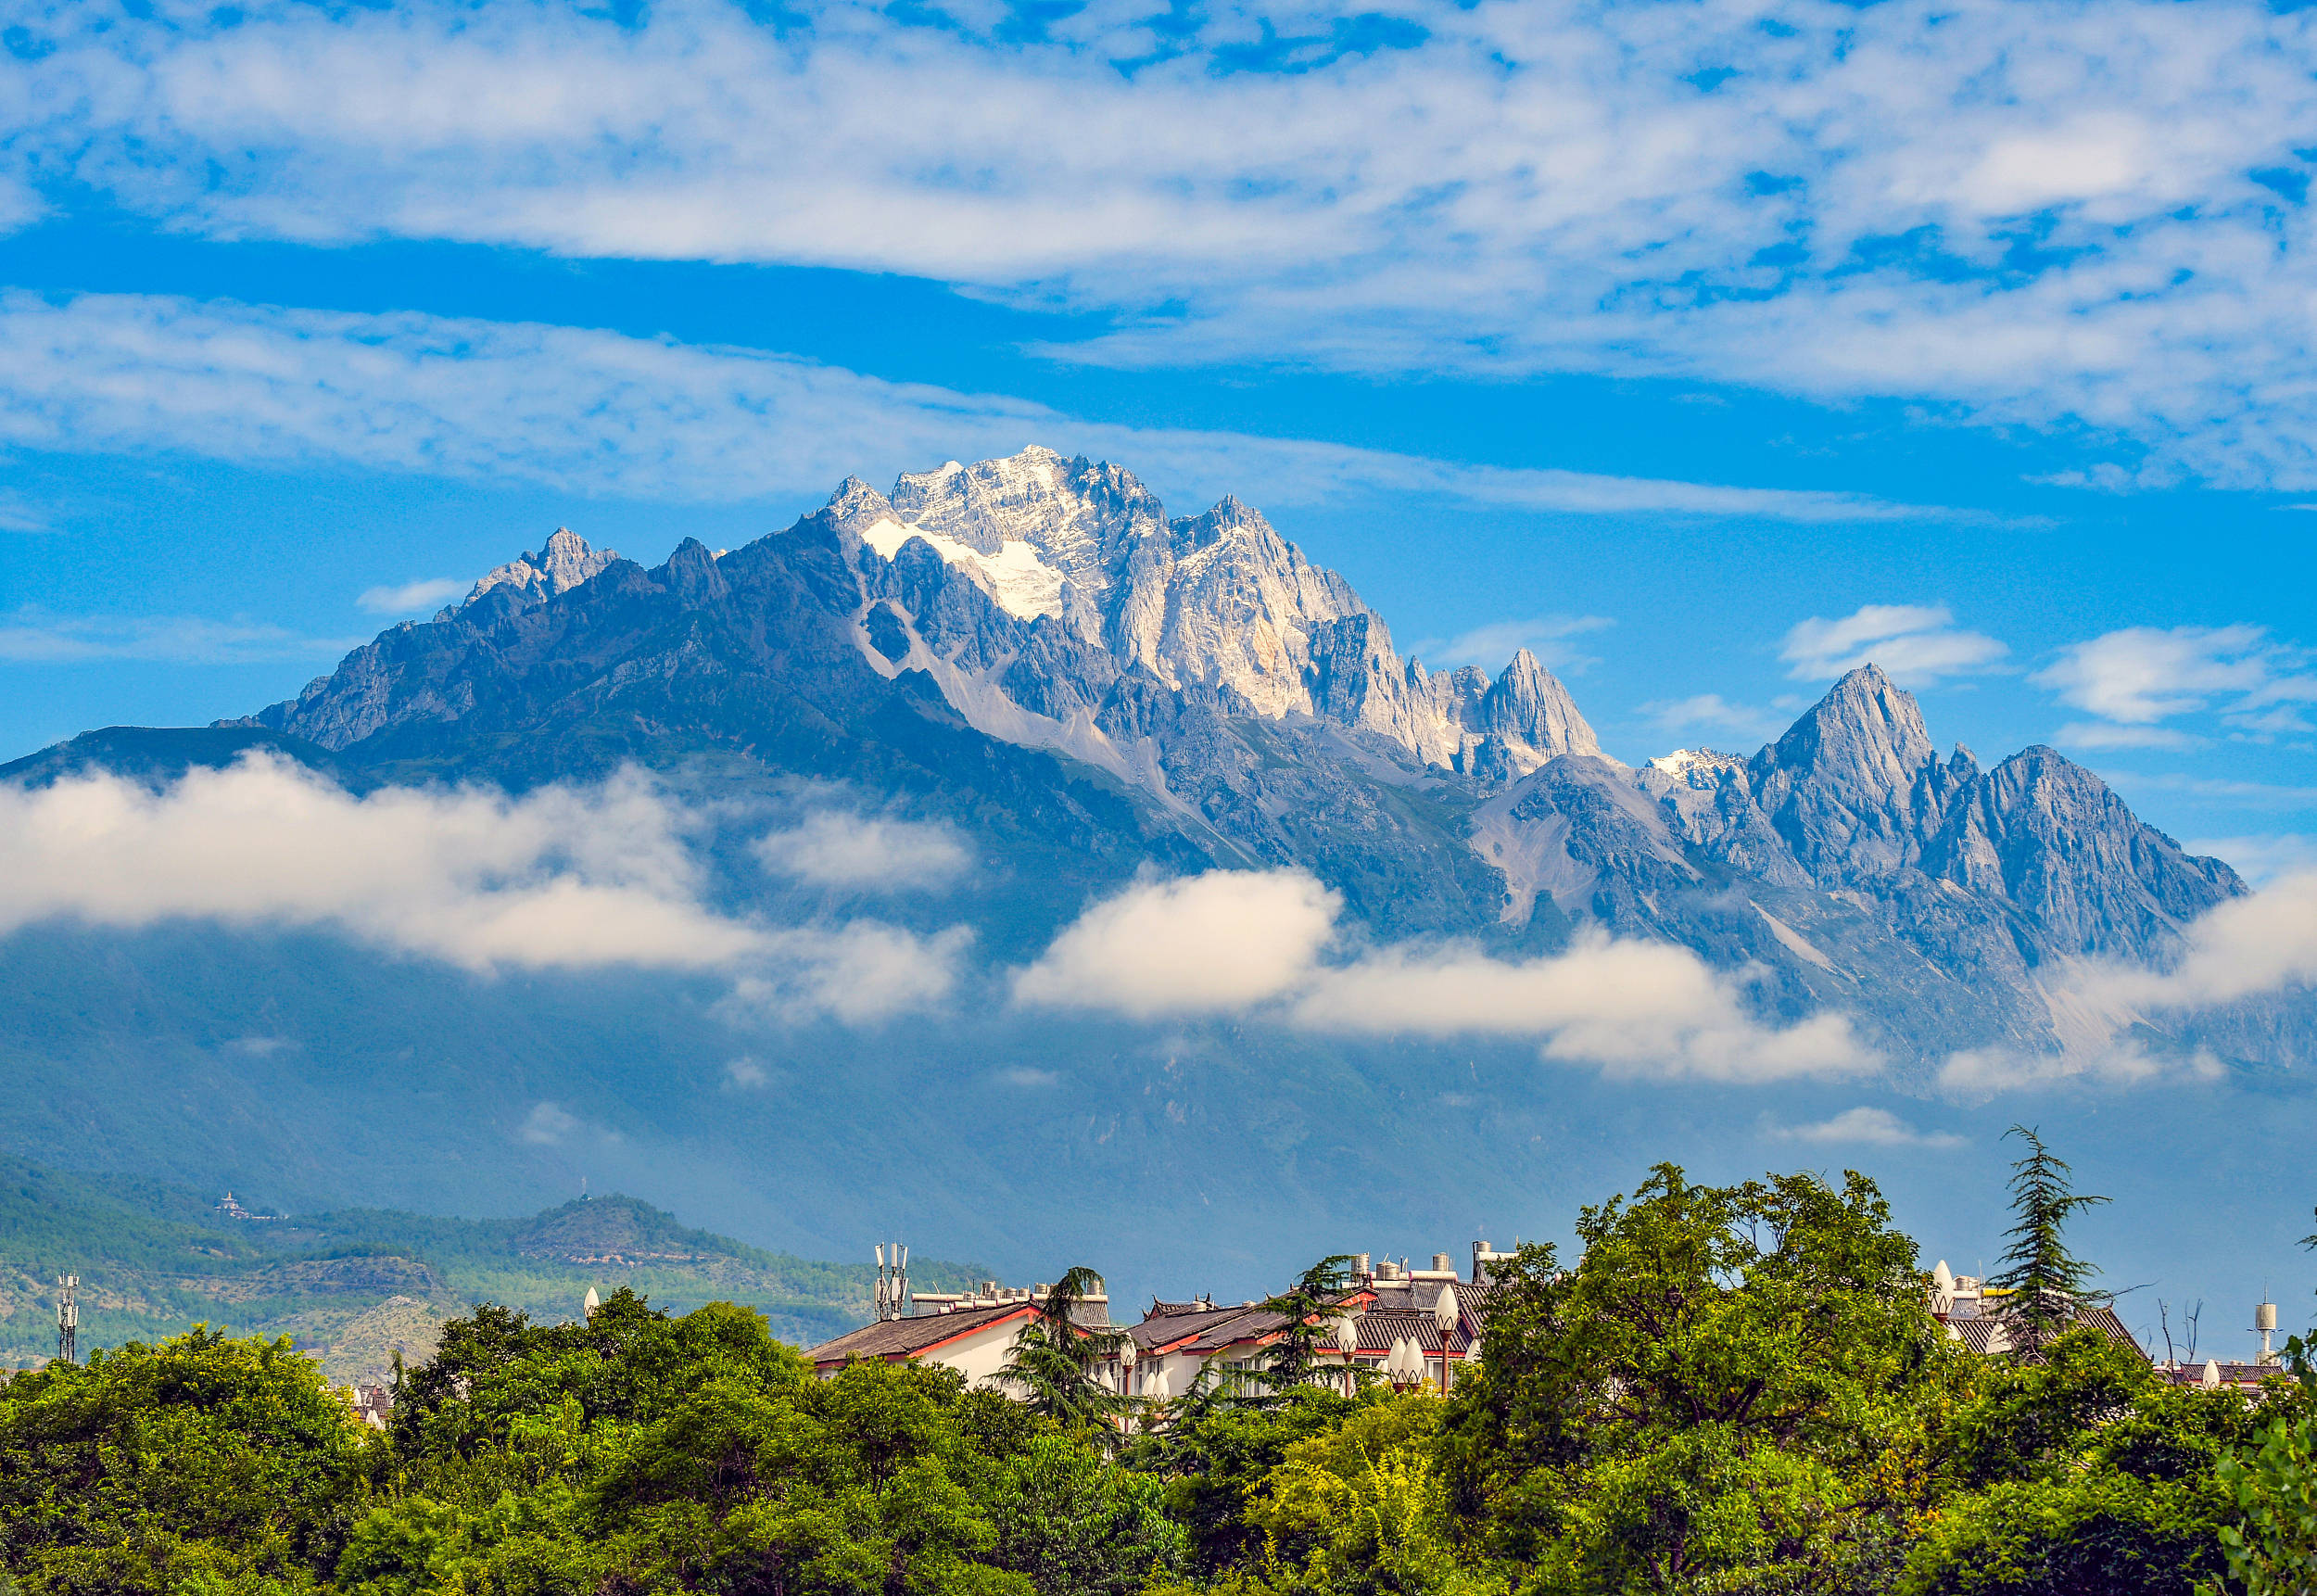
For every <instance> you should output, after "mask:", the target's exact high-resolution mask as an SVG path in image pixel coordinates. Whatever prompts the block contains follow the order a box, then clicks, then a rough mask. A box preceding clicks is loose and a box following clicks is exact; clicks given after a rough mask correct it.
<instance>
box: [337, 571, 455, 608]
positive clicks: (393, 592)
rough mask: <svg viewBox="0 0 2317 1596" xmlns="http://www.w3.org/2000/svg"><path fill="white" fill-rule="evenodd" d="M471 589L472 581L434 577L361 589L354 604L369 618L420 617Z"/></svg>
mask: <svg viewBox="0 0 2317 1596" xmlns="http://www.w3.org/2000/svg"><path fill="white" fill-rule="evenodd" d="M472 586H474V584H473V583H472V582H462V581H460V580H459V579H458V578H457V577H456V576H434V577H430V578H428V579H426V580H424V581H419V582H405V583H403V584H402V585H401V586H400V587H399V588H392V587H388V588H365V589H362V592H361V597H360V598H358V599H356V600H355V601H354V602H355V603H357V604H359V605H360V606H361V608H362V610H363V611H364V613H366V614H373V615H416V614H425V613H426V612H428V611H430V610H437V609H440V608H441V607H442V606H443V605H445V604H447V603H449V602H450V601H451V600H453V599H455V598H457V597H459V595H461V594H462V593H463V592H465V591H466V590H467V589H469V588H470V587H472Z"/></svg>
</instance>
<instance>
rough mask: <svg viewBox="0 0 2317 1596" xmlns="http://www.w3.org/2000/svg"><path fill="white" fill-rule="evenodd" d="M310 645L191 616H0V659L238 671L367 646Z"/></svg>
mask: <svg viewBox="0 0 2317 1596" xmlns="http://www.w3.org/2000/svg"><path fill="white" fill-rule="evenodd" d="M365 641H367V639H363V638H357V637H343V638H317V637H310V636H307V635H305V634H303V633H300V632H295V631H292V630H290V629H289V628H288V627H278V626H274V625H272V623H270V622H263V621H238V620H236V621H215V620H208V619H205V618H203V617H201V616H198V615H59V614H50V613H48V612H47V611H44V610H38V609H30V608H27V609H21V610H18V611H16V612H14V613H13V614H6V615H0V660H18V661H24V662H28V663H70V662H75V661H81V660H166V661H171V662H176V663H181V664H186V665H243V664H248V663H252V662H256V661H262V660H302V659H324V658H330V657H334V656H336V655H338V654H342V653H344V652H346V651H347V650H348V649H351V648H354V647H357V646H359V645H360V644H361V643H362V642H365Z"/></svg>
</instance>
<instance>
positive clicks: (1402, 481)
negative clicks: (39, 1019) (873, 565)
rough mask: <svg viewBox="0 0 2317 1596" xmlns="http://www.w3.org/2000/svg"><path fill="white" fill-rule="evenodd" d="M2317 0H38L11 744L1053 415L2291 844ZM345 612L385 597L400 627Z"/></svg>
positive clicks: (2307, 463) (1353, 523)
mask: <svg viewBox="0 0 2317 1596" xmlns="http://www.w3.org/2000/svg"><path fill="white" fill-rule="evenodd" d="M2313 28H2317V24H2313V23H2311V21H2310V20H2308V14H2307V13H2298V12H2295V13H2275V12H2272V11H2270V10H2268V9H2265V8H2262V7H2259V6H2232V5H2222V4H2198V5H2187V6H2171V5H2167V6H2138V5H2122V4H2088V5H2073V6H2049V5H2041V4H2004V5H1992V4H1982V5H1966V6H1928V5H1911V4H1906V3H1905V0H1898V3H1893V4H1887V5H1881V6H1864V7H1851V6H1831V5H1808V4H1803V5H1795V4H1784V3H1768V4H1762V3H1756V4H1711V3H1708V4H1664V5H1660V4H1645V5H1624V6H1599V5H1591V6H1585V5H1553V4H1521V5H1506V4H1495V3H1487V4H1478V5H1474V6H1445V5H1430V4H1410V5H1399V6H1388V7H1385V8H1374V9H1360V10H1350V9H1341V8H1331V7H1328V6H1310V5H1307V6H1292V7H1284V8H1283V7H1259V6H1230V5H1204V6H1202V5H1182V4H1177V5H1174V6H1170V7H1169V8H1167V9H1165V10H1154V9H1153V8H1152V7H1151V6H1148V5H1147V4H1127V3H1118V4H1106V3H1095V4H1088V5H1083V6H1070V5H1069V4H1043V3H1040V4H1014V5H968V6H958V5H948V6H943V5H936V4H923V3H912V4H894V5H891V6H884V7H882V8H877V7H867V6H819V7H816V6H794V7H791V6H775V5H770V4H764V3H760V0H750V3H749V4H744V5H725V4H721V3H700V4H666V5H661V4H654V5H642V6H639V5H634V4H623V5H615V6H610V7H602V6H565V5H561V4H479V5H466V6H449V5H415V6H305V5H272V4H263V3H260V4H254V5H250V6H241V7H235V8H230V9H224V10H219V9H213V8H210V7H208V6H176V5H171V4H168V3H167V0H156V3H139V4H132V5H119V6H116V5H113V4H109V3H108V0H83V3H79V4H70V5H64V4H57V5H43V4H37V3H31V0H25V3H16V4H0V46H5V49H6V56H5V57H0V117H5V118H6V122H7V125H8V127H9V130H10V131H9V136H8V138H7V140H6V143H5V145H4V146H0V228H5V229H6V231H5V233H4V234H0V285H5V289H6V292H5V295H4V296H0V450H5V452H4V453H0V459H5V462H6V469H5V473H4V474H0V754H5V755H11V756H12V755H14V754H20V753H24V752H28V751H30V750H31V749H32V748H34V747H37V746H40V745H42V744H44V743H46V742H48V741H54V740H56V739H58V738H61V737H64V736H68V735H70V734H71V733H72V732H75V731H77V730H80V729H82V728H87V727H90V726H96V725H104V724H112V723H122V722H129V723H164V724H166V723H187V722H198V721H204V720H207V719H209V718H212V717H215V716H227V715H234V714H241V713H246V712H247V711H248V710H250V709H253V708H255V707H257V706H258V705H260V704H261V703H267V702H270V701H272V700H273V699H277V698H280V697H283V696H285V695H286V694H288V693H290V692H292V691H294V690H296V689H297V687H298V685H299V684H300V683H302V682H303V681H304V680H305V679H306V678H308V677H310V676H311V675H314V674H316V673H318V672H320V671H322V670H323V669H325V668H326V667H327V666H328V665H329V664H330V663H331V662H332V661H333V659H334V658H335V657H336V654H337V653H338V652H341V651H342V650H343V649H344V647H345V646H347V644H348V641H349V640H356V639H359V638H361V637H364V636H367V635H368V634H369V633H371V632H373V631H374V630H375V629H377V628H378V627H380V626H382V625H385V624H386V623H388V622H389V621H391V620H393V619H395V618H397V614H398V613H399V612H398V603H399V604H400V605H401V606H403V607H407V608H410V609H411V610H413V611H416V610H422V609H424V608H430V607H431V605H432V604H433V603H435V602H440V598H439V595H440V594H442V593H446V592H449V591H451V590H452V589H454V588H462V587H463V584H464V583H465V582H466V581H468V580H471V579H472V578H473V577H474V576H475V575H477V574H479V573H480V572H481V571H482V570H483V569H485V568H487V566H489V565H491V564H497V563H499V562H500V561H502V560H505V559H508V558H510V557H512V556H513V554H515V553H516V552H517V551H520V550H522V549H525V548H527V547H536V546H537V544H538V540H539V538H540V537H541V536H543V535H544V533H545V532H546V531H547V530H549V529H550V528H551V527H553V526H557V525H568V526H572V527H574V528H575V529H576V530H578V531H579V532H581V533H582V534H583V535H585V536H587V537H588V538H590V539H591V540H593V541H595V542H597V543H599V544H609V545H611V546H613V547H615V548H617V549H619V550H621V551H623V552H626V553H628V554H630V555H633V556H636V557H639V558H641V559H644V560H646V561H648V562H650V561H656V560H657V559H658V558H659V557H660V556H662V555H663V554H665V551H667V550H668V549H669V548H670V547H671V546H672V545H673V544H674V543H675V542H676V541H677V538H681V537H683V536H686V535H696V536H699V537H701V538H703V539H704V540H706V541H708V542H710V543H712V544H715V545H719V546H721V545H726V544H729V543H732V542H735V541H738V540H741V539H743V538H748V537H750V536H753V535H755V534H757V533H759V532H762V531H766V530H770V529H772V528H774V527H776V526H781V525H784V524H786V523H787V522H788V521H789V520H790V519H791V518H792V517H793V516H794V515H795V514H796V513H799V512H801V511H803V510H805V509H809V508H811V507H812V506H813V505H815V504H817V502H818V501H819V500H821V499H822V498H823V497H825V496H826V494H827V493H828V491H829V488H832V487H833V486H834V485H835V483H836V482H837V481H838V480H839V479H840V478H841V477H842V476H843V475H845V474H847V473H848V472H855V473H858V474H859V475H863V476H865V477H867V478H868V479H870V480H871V481H872V482H878V483H880V485H881V484H882V483H883V482H884V481H886V480H889V479H890V478H891V476H892V475H893V474H894V473H895V472H897V471H899V470H903V469H922V468H924V467H926V466H929V465H931V464H935V463H938V462H940V461H941V460H943V459H944V458H953V457H961V458H976V457H979V456H981V455H987V454H992V453H997V452H1010V451H1011V450H1015V449H1017V448H1019V447H1020V446H1021V445H1022V444H1024V443H1028V442H1032V441H1036V442H1045V443H1048V444H1051V445H1053V446H1055V447H1057V448H1062V449H1065V450H1085V451H1087V452H1089V453H1095V454H1098V455H1105V456H1108V457H1109V458H1112V459H1115V460H1118V461H1120V462H1123V463H1125V464H1127V465H1129V466H1130V467H1132V468H1133V469H1135V470H1136V471H1138V472H1139V473H1141V474H1142V475H1144V476H1145V477H1146V480H1148V481H1149V482H1150V483H1151V484H1152V485H1153V486H1154V487H1155V488H1157V489H1158V491H1159V492H1160V493H1161V494H1162V495H1163V496H1165V497H1166V498H1167V500H1169V502H1170V504H1171V505H1172V506H1173V507H1174V508H1176V509H1177V510H1178V511H1181V512H1185V513H1187V512H1189V511H1192V510H1195V509H1196V508H1198V507H1200V506H1202V505H1203V504H1204V503H1206V502H1208V501H1210V500H1212V499H1213V498H1215V497H1217V496H1219V495H1220V494H1222V493H1223V492H1226V491H1229V492H1236V493H1237V494H1238V495H1239V496H1240V497H1242V498H1244V499H1247V500H1249V501H1251V502H1254V503H1256V504H1258V505H1259V506H1260V507H1262V508H1263V509H1265V510H1266V511H1267V512H1268V513H1270V514H1271V515H1272V518H1273V519H1274V520H1275V521H1276V522H1277V523H1278V524H1279V525H1280V526H1281V527H1282V528H1283V530H1285V532H1286V533H1287V534H1288V535H1289V536H1291V537H1292V538H1296V539H1297V540H1298V541H1299V542H1300V543H1302V544H1303V545H1304V547H1305V548H1306V549H1307V551H1309V552H1310V554H1311V555H1312V556H1313V557H1314V558H1315V559H1317V560H1319V561H1321V562H1322V563H1323V564H1330V565H1333V566H1336V568H1338V569H1340V570H1342V571H1344V572H1345V573H1346V574H1347V575H1348V576H1349V577H1350V578H1351V579H1352V581H1353V582H1354V583H1355V585H1356V586H1358V587H1359V589H1361V592H1362V593H1363V594H1364V595H1365V596H1366V597H1367V598H1368V599H1369V601H1370V602H1373V603H1374V604H1375V605H1376V606H1377V607H1378V608H1379V609H1380V610H1381V611H1382V612H1383V613H1384V614H1385V615H1386V617H1387V619H1388V620H1389V621H1390V623H1391V625H1392V627H1393V629H1394V632H1395V635H1396V638H1397V640H1398V641H1399V643H1400V645H1401V646H1402V647H1403V649H1407V648H1410V647H1413V648H1414V649H1415V650H1416V652H1420V653H1422V654H1423V655H1424V658H1425V659H1426V660H1427V661H1428V662H1430V663H1434V664H1441V663H1458V662H1461V661H1462V659H1464V658H1472V659H1474V660H1476V661H1477V662H1478V663H1481V664H1483V665H1488V666H1490V667H1491V668H1493V667H1494V666H1496V665H1500V664H1501V663H1502V659H1503V657H1504V656H1505V655H1506V654H1507V653H1509V652H1510V650H1511V649H1512V648H1513V646H1516V645H1517V644H1519V643H1521V642H1527V643H1530V644H1531V645H1532V646H1536V647H1538V650H1539V652H1541V653H1543V654H1545V656H1546V657H1547V658H1548V660H1549V661H1550V662H1551V663H1552V664H1554V665H1555V666H1556V668H1558V669H1560V670H1561V671H1563V673H1564V675H1565V676H1566V677H1567V678H1568V679H1569V681H1570V683H1571V685H1572V687H1573V689H1574V690H1575V691H1576V695H1577V698H1578V701H1579V703H1580V704H1581V705H1582V706H1583V707H1584V709H1585V710H1586V712H1587V714H1588V715H1589V716H1590V717H1591V718H1592V719H1593V720H1594V721H1595V722H1596V724H1597V725H1598V727H1599V728H1600V729H1601V731H1602V736H1603V740H1604V742H1605V743H1606V745H1607V746H1608V747H1609V748H1610V750H1611V751H1612V752H1614V753H1615V754H1619V755H1621V756H1622V757H1625V758H1627V759H1629V760H1640V759H1641V758H1644V757H1647V756H1649V755H1652V754H1661V753H1664V752H1666V751H1668V750H1670V749H1672V748H1674V747H1676V746H1696V745H1699V744H1701V743H1703V744H1708V745H1715V746H1722V747H1731V748H1738V749H1741V750H1742V749H1751V748H1752V747H1754V746H1756V745H1758V744H1759V743H1760V742H1761V741H1764V740H1765V738H1766V737H1767V736H1768V735H1771V734H1772V733H1773V732H1774V731H1775V730H1776V729H1777V728H1779V726H1781V725H1782V724H1783V723H1784V722H1785V721H1786V720H1788V719H1790V718H1791V716H1792V713H1793V712H1794V710H1795V709H1796V708H1798V707H1799V706H1800V705H1802V704H1804V703H1807V702H1808V701H1809V700H1811V699H1812V698H1814V697H1815V696H1816V695H1817V693H1818V692H1819V691H1821V690H1823V687H1824V685H1825V683H1826V681H1827V680H1829V679H1830V677H1831V676H1832V675H1833V674H1835V673H1836V672H1838V671H1839V670H1840V669H1842V668H1843V667H1845V666H1846V665H1848V664H1850V663H1852V662H1854V661H1855V660H1856V659H1857V658H1861V657H1866V656H1868V655H1871V656H1872V657H1875V658H1877V659H1878V660H1880V662H1881V663H1883V664H1884V665H1886V666H1887V667H1890V668H1892V669H1893V673H1894V674H1895V675H1897V676H1898V677H1899V678H1901V679H1902V680H1903V681H1906V683H1907V684H1908V685H1910V686H1912V687H1914V688H1916V689H1917V690H1918V691H1919V692H1921V694H1922V696H1923V699H1924V703H1925V708H1926V711H1927V713H1928V715H1929V716H1930V719H1931V729H1932V732H1933V734H1934V736H1936V737H1938V738H1939V739H1940V740H1941V741H1956V740H1960V741H1965V742H1968V743H1969V744H1970V745H1971V746H1972V747H1973V748H1974V749H1976V750H1977V751H1978V752H1979V754H1981V757H1982V759H1991V760H1992V759H1993V758H1995V757H2000V756H2001V755H2003V754H2007V753H2009V752H2012V751H2013V750H2015V749H2017V748H2019V747H2020V746H2022V745H2024V744H2026V743H2028V742H2032V741H2052V742H2056V743H2057V744H2058V745H2059V746H2061V747H2063V748H2065V749H2067V750H2068V751H2070V753H2071V754H2075V755H2076V756H2077V757H2079V758H2081V759H2083V760H2084V761H2085V762H2086V763H2088V764H2090V765H2092V766H2094V767H2095V768H2096V769H2098V770H2100V771H2101V772H2103V773H2104V774H2106V775H2108V777H2109V778H2110V779H2112V780H2113V781H2115V783H2116V784H2117V785H2118V786H2119V787H2120V789H2121V790H2122V791H2123V792H2124V793H2125V795H2126V796H2127V797H2128V798H2129V799H2130V800H2131V801H2132V802H2133V804H2134V805H2135V806H2136V807H2137V808H2138V809H2139V810H2140V811H2141V812H2142V813H2143V814H2144V815H2146V817H2149V818H2150V819H2152V820H2153V821H2155V822H2156V823H2158V824H2159V825H2161V826H2163V827H2164V828H2165V829H2167V830H2171V831H2172V832H2174V833H2175V834H2177V835H2180V836H2182V837H2184V838H2185V839H2188V840H2191V841H2194V842H2203V843H2208V844H2210V845H2213V846H2216V847H2219V848H2220V849H2221V851H2222V852H2223V853H2224V854H2226V855H2228V856H2229V857H2231V858H2232V859H2233V860H2234V861H2235V862H2236V863H2237V864H2239V866H2240V867H2241V868H2246V869H2247V872H2248V873H2254V874H2261V873H2266V872H2269V871H2273V870H2275V869H2277V868H2283V867H2284V866H2285V865H2288V864H2290V863H2292V862H2293V861H2295V860H2297V859H2300V860H2306V859H2308V858H2309V857H2311V855H2312V853H2313V852H2317V840H2313V839H2317V731H2312V729H2311V723H2312V722H2313V721H2317V655H2312V652H2311V651H2312V648H2317V614H2312V604H2311V575H2312V567H2313V566H2317V562H2313V561H2312V559H2311V552H2310V551H2311V538H2312V537H2317V510H2312V509H2311V506H2312V505H2317V449H2312V443H2313V442H2317V421H2313V420H2312V419H2311V408H2310V404H2309V396H2310V375H2311V369H2312V360H2311V352H2312V351H2311V343H2312V336H2313V335H2312V328H2311V316H2310V311H2309V305H2310V304H2311V302H2312V301H2311V292H2312V290H2313V289H2317V272H2313V271H2312V267H2311V247H2312V239H2311V225H2310V215H2309V211H2308V209H2307V200H2308V190H2309V172H2310V171H2311V168H2312V165H2313V164H2317V83H2313V82H2312V80H2311V67H2312V66H2313V65H2317V33H2313V32H2312V29H2313ZM365 595H368V601H367V602H365Z"/></svg>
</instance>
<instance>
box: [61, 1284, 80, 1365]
mask: <svg viewBox="0 0 2317 1596" xmlns="http://www.w3.org/2000/svg"><path fill="white" fill-rule="evenodd" d="M80 1285H81V1277H80V1276H79V1275H77V1274H59V1275H58V1276H57V1362H60V1363H70V1362H76V1359H75V1356H74V1354H76V1353H77V1352H78V1351H79V1350H80V1341H81V1299H80V1296H79V1290H80Z"/></svg>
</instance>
